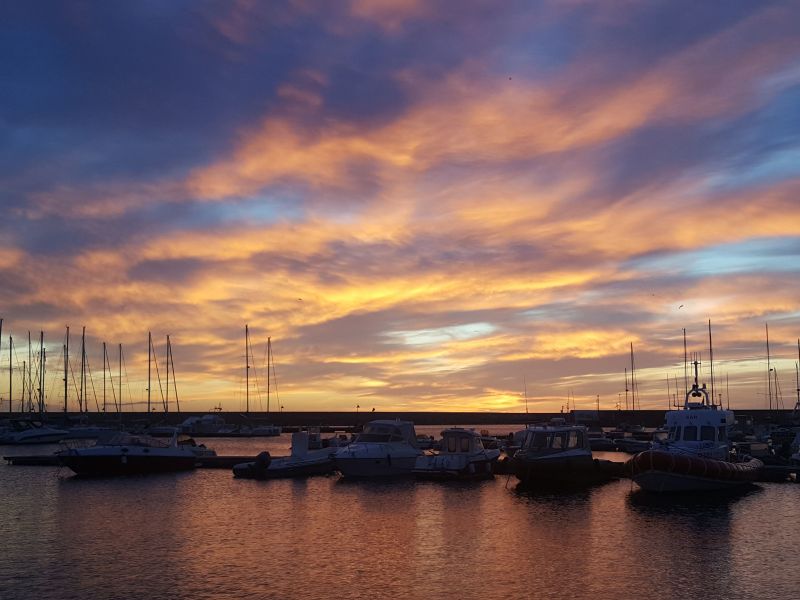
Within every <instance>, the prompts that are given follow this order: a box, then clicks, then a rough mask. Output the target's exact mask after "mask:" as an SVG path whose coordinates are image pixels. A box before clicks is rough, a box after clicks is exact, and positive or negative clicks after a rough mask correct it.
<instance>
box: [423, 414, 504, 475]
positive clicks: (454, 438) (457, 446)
mask: <svg viewBox="0 0 800 600" xmlns="http://www.w3.org/2000/svg"><path fill="white" fill-rule="evenodd" d="M440 446H441V450H440V451H439V452H438V453H436V454H424V455H422V456H420V457H418V458H417V461H416V464H415V466H414V475H416V476H417V478H418V479H467V480H469V479H490V478H491V477H492V476H493V466H494V464H495V463H496V462H497V459H498V458H499V456H500V450H498V449H496V448H495V449H486V448H484V447H483V442H482V439H481V435H480V434H478V433H476V432H475V431H474V430H472V429H462V428H460V427H451V428H450V429H445V430H444V431H442V440H441V443H440Z"/></svg>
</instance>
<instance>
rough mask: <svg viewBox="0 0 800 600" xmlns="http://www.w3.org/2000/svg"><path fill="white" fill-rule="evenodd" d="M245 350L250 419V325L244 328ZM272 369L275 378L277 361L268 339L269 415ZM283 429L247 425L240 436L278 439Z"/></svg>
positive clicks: (240, 429)
mask: <svg viewBox="0 0 800 600" xmlns="http://www.w3.org/2000/svg"><path fill="white" fill-rule="evenodd" d="M244 348H245V415H246V417H245V418H248V419H249V417H250V366H251V365H250V328H249V326H248V325H245V326H244ZM270 367H272V373H273V377H274V373H275V359H274V357H273V356H272V338H267V414H269V401H270V383H271V380H270ZM281 431H282V429H281V427H280V426H279V425H270V424H264V423H262V424H256V423H252V424H251V423H247V424H245V425H242V426H241V427H240V428H239V430H238V432H237V435H238V436H242V437H276V436H279V435H280V434H281Z"/></svg>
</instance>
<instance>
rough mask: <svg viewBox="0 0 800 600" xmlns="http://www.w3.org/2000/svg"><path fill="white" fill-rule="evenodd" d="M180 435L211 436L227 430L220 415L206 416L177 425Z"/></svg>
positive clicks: (187, 419)
mask: <svg viewBox="0 0 800 600" xmlns="http://www.w3.org/2000/svg"><path fill="white" fill-rule="evenodd" d="M178 428H179V429H180V432H181V433H185V434H187V435H209V436H213V435H215V434H218V433H220V432H224V431H227V430H228V425H226V423H225V419H223V418H222V417H221V416H220V415H217V414H207V415H203V416H194V417H188V418H186V419H185V420H184V421H183V422H182V423H181V424H180V425H178Z"/></svg>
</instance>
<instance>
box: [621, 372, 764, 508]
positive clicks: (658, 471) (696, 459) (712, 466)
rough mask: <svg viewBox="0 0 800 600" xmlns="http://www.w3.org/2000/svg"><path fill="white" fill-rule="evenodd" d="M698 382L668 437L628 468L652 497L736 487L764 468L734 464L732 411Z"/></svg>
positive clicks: (754, 462) (747, 461)
mask: <svg viewBox="0 0 800 600" xmlns="http://www.w3.org/2000/svg"><path fill="white" fill-rule="evenodd" d="M693 364H694V383H693V384H692V388H691V389H690V390H689V391H688V392H686V397H685V400H684V404H683V408H682V409H680V410H670V411H667V414H666V428H667V430H668V435H667V438H666V439H664V440H656V441H654V442H653V446H652V448H651V449H650V450H647V451H645V452H640V453H639V454H637V455H636V456H634V457H633V458H631V459H630V460H629V461H628V462H627V463H626V469H627V471H628V472H629V473H630V476H631V478H632V479H633V480H634V481H635V482H636V483H637V484H638V485H639V487H641V488H642V489H643V490H646V491H648V492H698V491H714V490H725V489H731V488H736V487H739V486H742V485H747V484H749V483H751V482H753V481H755V480H756V479H757V478H758V476H759V473H760V471H761V469H762V468H763V466H764V463H762V462H761V461H760V460H758V459H757V458H752V457H749V456H745V457H739V458H738V459H736V460H734V457H732V455H731V452H730V442H729V436H728V432H729V430H730V428H731V427H733V425H734V423H735V422H736V421H735V418H734V414H733V411H732V410H724V409H723V408H722V407H721V406H720V405H717V404H715V403H714V402H713V401H712V400H711V399H710V398H709V394H708V390H707V389H706V385H705V384H703V385H702V387H701V386H699V385H698V380H697V367H698V365H699V362H697V361H694V363H693Z"/></svg>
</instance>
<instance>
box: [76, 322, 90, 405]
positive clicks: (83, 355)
mask: <svg viewBox="0 0 800 600" xmlns="http://www.w3.org/2000/svg"><path fill="white" fill-rule="evenodd" d="M85 384H86V325H84V326H83V331H82V332H81V389H80V395H79V396H78V412H80V413H82V412H83V392H84V387H85ZM87 404H88V402H87ZM86 412H89V409H88V407H87V409H86Z"/></svg>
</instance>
